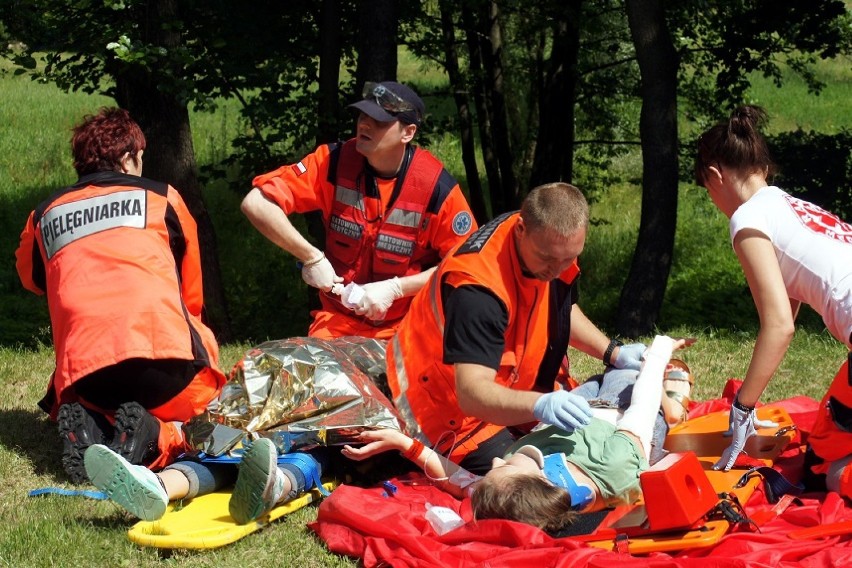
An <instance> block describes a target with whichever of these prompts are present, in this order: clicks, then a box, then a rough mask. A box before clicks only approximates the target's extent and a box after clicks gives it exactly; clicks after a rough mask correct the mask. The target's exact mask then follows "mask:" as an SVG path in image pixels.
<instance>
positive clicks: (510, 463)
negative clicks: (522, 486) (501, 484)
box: [485, 454, 544, 481]
mask: <svg viewBox="0 0 852 568" xmlns="http://www.w3.org/2000/svg"><path fill="white" fill-rule="evenodd" d="M515 475H535V476H536V477H544V472H543V471H542V470H541V468H540V467H538V463H536V461H535V460H534V459H532V458H531V457H529V456H526V455H524V454H512V456H510V457H509V458H508V459H505V460H504V459H502V458H494V459H493V460H492V461H491V471H489V472H488V473H486V474H485V477H487V478H488V479H489V480H491V481H498V480H501V479H505V478H506V477H511V476H515Z"/></svg>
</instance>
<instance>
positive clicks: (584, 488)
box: [343, 336, 685, 531]
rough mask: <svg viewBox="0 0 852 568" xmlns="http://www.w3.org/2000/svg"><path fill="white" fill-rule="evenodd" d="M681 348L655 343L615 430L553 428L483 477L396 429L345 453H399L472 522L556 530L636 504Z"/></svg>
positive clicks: (601, 424)
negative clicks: (667, 377)
mask: <svg viewBox="0 0 852 568" xmlns="http://www.w3.org/2000/svg"><path fill="white" fill-rule="evenodd" d="M684 344H685V342H684V340H674V339H672V338H670V337H666V336H657V337H656V338H655V339H654V342H653V344H652V345H651V347H650V348H649V349H648V350H647V351H646V353H645V361H644V363H643V366H642V370H641V371H640V373H639V376H638V378H637V379H636V383H635V385H634V387H633V392H632V394H631V399H630V406H629V407H628V408H627V410H626V411H625V412H624V414H623V415H622V416H621V417H620V418H618V420H617V422H616V423H615V424H614V425H613V424H611V423H610V422H608V421H606V420H603V419H600V418H597V417H595V418H593V419H592V421H591V423H590V424H589V425H588V426H586V427H585V428H583V429H581V430H576V431H573V432H566V431H565V430H562V429H560V428H557V427H555V426H547V427H545V428H542V429H540V430H537V431H534V432H532V433H530V434H528V435H526V436H524V437H522V438H521V439H519V440H518V441H517V442H515V444H514V445H513V446H512V447H510V448H509V451H508V452H507V454H506V456H505V458H504V459H500V458H495V459H494V462H493V467H492V469H491V471H489V472H488V473H487V474H486V475H485V476H484V477H479V476H476V475H474V474H472V473H470V472H468V471H466V470H464V469H462V468H460V467H459V466H458V465H456V464H454V463H452V462H450V461H448V460H446V459H445V458H444V457H443V456H441V455H439V454H436V453H435V452H434V451H432V450H431V449H429V448H425V447H424V446H423V444H421V443H420V442H418V441H416V440H412V439H411V438H409V437H408V436H405V435H404V434H402V433H401V432H398V431H396V430H374V431H367V432H364V433H362V434H361V436H360V437H361V439H362V440H363V441H364V442H366V444H365V445H364V446H360V447H352V446H344V449H343V453H344V455H346V456H347V457H349V458H351V459H355V460H362V459H366V458H368V457H371V456H373V455H376V454H378V453H380V452H384V451H387V450H399V451H401V452H402V453H403V455H404V456H405V457H407V458H408V459H410V460H411V461H413V462H415V463H416V464H417V465H418V466H420V467H422V468H423V470H424V472H425V473H426V475H427V476H428V477H429V478H430V479H432V480H433V481H435V482H437V483H438V485H439V486H440V487H442V489H445V490H447V491H448V492H450V493H452V494H453V495H455V496H457V497H462V496H464V495H466V494H470V496H471V500H472V505H473V511H474V515H475V517H476V518H478V519H486V518H501V519H511V520H516V521H521V522H524V523H528V524H531V525H534V526H537V527H539V528H542V529H544V530H548V531H555V530H559V529H560V528H562V527H563V526H565V525H566V524H568V523H570V522H571V520H572V518H573V517H574V516H575V515H576V514H577V512H590V511H597V510H601V509H604V508H608V507H614V506H616V505H620V504H628V503H632V502H634V501H635V500H636V499H638V498H639V497H640V496H641V487H640V485H639V474H640V473H641V472H642V471H644V470H645V469H647V468H648V459H647V456H649V454H650V446H651V436H652V431H653V427H654V422H655V420H656V418H657V415H658V412H659V409H660V404H661V402H662V398H663V376H664V372H665V370H666V365H667V364H668V362H669V359H670V358H671V354H672V351H673V350H674V349H677V348H680V347H682V346H683V345H684Z"/></svg>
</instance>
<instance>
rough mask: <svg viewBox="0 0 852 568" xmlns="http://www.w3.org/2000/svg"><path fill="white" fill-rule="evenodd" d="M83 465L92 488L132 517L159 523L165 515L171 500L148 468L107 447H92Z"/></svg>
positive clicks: (94, 445) (86, 454) (87, 452)
mask: <svg viewBox="0 0 852 568" xmlns="http://www.w3.org/2000/svg"><path fill="white" fill-rule="evenodd" d="M83 462H84V464H85V466H86V475H88V476H89V480H90V481H91V482H92V485H94V486H95V487H97V488H98V489H100V490H101V491H103V492H104V493H106V494H107V496H108V497H109V498H110V499H112V500H113V501H114V502H115V503H117V504H118V505H119V506H121V507H123V508H124V509H125V510H127V512H129V513H130V514H131V515H134V516H136V517H139V518H140V519H142V520H143V521H156V520H157V519H159V518H160V517H162V516H163V515H164V514H165V512H166V506H167V505H168V504H169V496H168V495H167V494H166V490H165V488H164V487H163V485H162V483H160V479H159V478H158V477H157V475H156V474H155V473H154V472H153V471H151V470H150V469H148V468H147V467H145V466H142V465H133V464H131V463H130V462H128V461H127V460H126V459H124V458H123V457H121V456H120V455H118V454H117V453H115V452H114V451H112V450H111V449H109V448H108V447H106V446H104V445H103V444H93V445H91V446H89V447H88V448H87V449H86V453H85V454H84V455H83Z"/></svg>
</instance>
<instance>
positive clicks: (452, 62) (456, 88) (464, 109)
mask: <svg viewBox="0 0 852 568" xmlns="http://www.w3.org/2000/svg"><path fill="white" fill-rule="evenodd" d="M440 10H441V30H442V32H443V39H444V59H445V63H444V66H445V68H446V69H447V75H448V76H449V79H450V89H452V91H453V98H454V100H455V102H456V109H457V112H458V117H459V134H460V135H461V147H462V162H463V163H464V171H465V175H466V176H467V187H468V192H469V194H470V208H471V210H472V211H473V215H474V216H475V217H476V220H477V222H479V224H482V223H484V222H485V221H486V220H487V219H488V209H487V208H486V206H485V196H484V195H483V193H482V184H481V183H480V182H479V170H478V168H477V167H476V146H475V144H474V139H473V121H472V119H471V116H470V101H469V99H468V95H467V84H466V82H465V78H464V77H463V76H462V73H461V71H460V70H459V61H458V54H457V53H456V36H455V26H454V24H453V5H452V2H451V0H440Z"/></svg>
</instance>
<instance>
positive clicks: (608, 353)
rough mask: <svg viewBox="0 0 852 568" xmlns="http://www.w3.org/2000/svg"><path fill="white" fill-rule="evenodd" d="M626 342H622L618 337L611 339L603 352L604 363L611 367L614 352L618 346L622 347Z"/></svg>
mask: <svg viewBox="0 0 852 568" xmlns="http://www.w3.org/2000/svg"><path fill="white" fill-rule="evenodd" d="M622 345H624V343H622V342H620V341H619V340H617V339H611V340H610V342H609V345H607V346H606V351H604V354H603V363H604V365H606V366H607V367H609V366H610V365H611V364H612V363H611V362H610V359H612V352H613V351H615V348H616V347H621V346H622Z"/></svg>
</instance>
